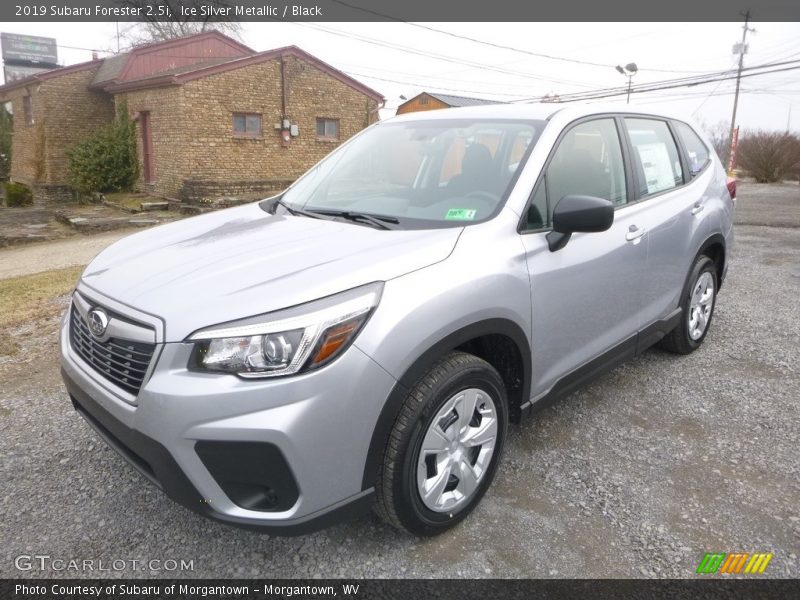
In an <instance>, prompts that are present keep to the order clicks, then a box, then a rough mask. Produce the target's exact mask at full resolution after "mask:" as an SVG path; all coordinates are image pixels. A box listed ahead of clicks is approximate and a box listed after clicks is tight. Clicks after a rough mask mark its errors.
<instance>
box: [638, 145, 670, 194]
mask: <svg viewBox="0 0 800 600" xmlns="http://www.w3.org/2000/svg"><path fill="white" fill-rule="evenodd" d="M636 149H637V150H638V151H639V159H640V160H641V161H642V169H643V170H644V178H645V181H646V182H647V193H648V194H655V193H656V192H660V191H662V190H668V189H670V188H674V187H675V174H674V173H673V172H672V161H671V160H670V158H669V152H668V151H667V146H666V144H663V143H661V142H658V143H655V144H639V145H638V146H636Z"/></svg>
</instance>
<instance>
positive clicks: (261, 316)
mask: <svg viewBox="0 0 800 600" xmlns="http://www.w3.org/2000/svg"><path fill="white" fill-rule="evenodd" d="M710 148H711V146H710V145H709V143H708V141H707V140H705V139H704V138H703V136H702V135H701V134H700V133H699V132H698V130H697V129H696V128H694V127H692V126H691V125H688V124H687V123H686V122H684V121H682V120H681V119H679V118H673V117H669V116H664V115H663V114H661V113H659V114H654V113H650V112H643V111H641V110H635V111H634V110H628V108H626V107H618V106H611V107H604V108H597V106H596V105H595V106H588V107H587V106H572V105H568V106H566V107H565V106H563V105H559V104H541V105H526V106H522V105H513V106H510V105H506V106H484V107H475V108H465V109H450V110H446V111H445V110H439V111H430V112H427V113H417V114H411V115H406V116H403V117H399V118H395V119H391V120H389V121H384V122H382V123H380V124H377V125H375V126H373V127H370V128H368V129H367V130H365V131H364V132H362V133H361V134H359V135H357V136H355V137H354V138H353V139H351V140H350V141H348V142H347V143H345V144H343V145H342V146H340V147H339V148H338V149H337V150H336V151H334V152H333V153H331V154H330V156H328V157H327V158H325V159H324V160H323V161H322V162H320V163H319V164H317V165H316V166H315V167H313V168H312V169H311V170H310V171H309V172H308V173H306V174H305V175H304V176H303V177H301V178H300V179H299V180H297V182H295V183H294V185H292V186H291V187H290V188H289V189H287V190H286V191H285V192H284V193H282V194H281V195H279V196H277V197H274V198H270V199H267V200H264V201H262V202H259V203H254V204H249V205H244V206H240V207H236V208H232V209H228V210H224V211H221V212H216V213H211V214H206V215H203V216H199V217H196V218H192V219H188V220H185V221H181V222H176V223H172V224H169V225H165V226H163V227H158V228H156V229H152V230H149V231H145V232H142V233H138V234H136V235H132V236H130V237H127V238H125V239H123V240H122V241H120V242H117V243H116V244H114V245H113V246H111V247H110V248H108V249H107V250H105V251H104V252H103V253H101V254H100V255H99V256H98V257H97V258H96V259H95V260H94V261H93V262H92V263H91V264H90V265H89V266H88V267H87V268H86V271H85V272H84V273H83V275H82V276H81V279H80V282H79V283H78V286H77V289H76V291H75V293H74V295H73V297H72V303H71V307H70V309H69V311H68V313H67V316H66V317H65V319H64V323H63V327H62V330H61V334H62V335H61V355H62V371H63V377H64V381H65V383H66V387H67V389H68V390H69V394H70V396H71V398H72V401H73V403H74V406H75V408H76V409H77V410H78V412H79V413H80V414H81V415H82V416H83V417H85V418H86V420H87V421H88V422H89V423H90V424H91V425H92V426H93V427H94V428H95V429H96V430H97V432H98V433H99V435H101V436H102V437H103V438H104V439H105V440H106V441H107V442H108V443H109V444H110V445H111V446H113V447H114V448H115V449H116V450H118V451H119V452H120V453H121V454H122V455H123V456H124V457H125V458H126V459H127V460H128V461H129V462H130V463H131V464H132V465H133V466H135V467H136V468H137V469H138V470H139V471H140V472H141V473H142V474H143V475H144V476H145V477H147V478H148V479H150V480H151V481H152V482H153V483H154V484H155V485H157V486H159V487H160V488H162V489H163V490H164V491H165V492H166V493H167V495H168V496H169V497H171V498H173V499H174V500H176V501H178V502H180V503H181V504H183V505H185V506H187V507H189V508H191V509H193V510H195V511H198V512H200V513H203V514H205V515H207V516H210V517H213V518H215V519H218V520H221V521H224V522H227V523H231V524H234V525H239V526H244V527H254V528H259V529H264V530H268V531H270V532H274V533H286V534H290V533H302V532H307V531H312V530H314V529H317V528H319V527H321V526H324V525H326V524H329V523H331V522H334V521H337V520H341V519H343V518H346V517H350V516H352V515H354V514H358V513H360V511H361V510H362V509H364V508H368V507H370V506H372V507H374V508H375V509H376V510H377V512H378V513H379V514H380V515H381V516H382V517H383V518H384V519H386V520H387V521H388V522H389V523H391V524H393V525H395V526H397V527H399V528H401V529H404V530H407V531H410V532H412V533H414V534H417V535H432V534H436V533H439V532H441V531H444V530H446V529H448V528H449V527H452V526H453V525H454V524H455V523H458V522H459V521H461V520H462V519H464V518H465V517H466V516H467V515H468V514H469V512H470V511H471V510H472V509H473V508H474V507H475V505H476V504H477V503H478V502H479V501H480V499H481V497H482V496H483V494H484V493H485V492H486V490H487V488H488V487H489V485H490V483H491V481H492V478H493V476H494V474H495V472H496V470H497V466H498V463H499V461H500V456H501V453H502V450H503V445H504V442H505V440H506V436H507V429H508V424H509V422H518V421H519V420H520V419H521V418H522V417H523V416H526V415H528V414H530V413H532V412H533V410H534V409H537V408H539V407H541V406H543V405H545V404H547V403H548V402H549V401H551V400H553V399H556V398H558V397H561V396H564V395H566V394H569V393H570V392H572V391H573V390H575V389H576V388H577V387H578V386H579V385H581V384H583V383H585V382H586V381H588V380H589V379H591V378H592V377H594V376H595V375H597V374H599V373H601V372H603V371H605V370H607V369H609V368H611V367H613V366H614V365H617V364H619V363H620V362H621V361H623V360H625V359H629V358H632V357H635V356H637V355H638V354H640V353H642V352H643V351H644V350H645V349H646V348H647V347H649V346H651V345H652V344H654V343H656V342H660V343H661V345H662V346H663V347H664V348H666V349H668V350H672V351H674V352H678V353H681V354H688V353H690V352H692V351H693V350H695V349H697V348H698V347H699V346H700V345H701V344H702V343H703V340H704V339H705V337H706V335H707V333H708V328H709V325H710V323H711V318H712V315H713V311H714V301H715V298H716V294H717V292H718V291H719V288H720V285H721V284H722V281H723V279H724V277H725V273H726V269H727V266H728V258H729V253H730V250H731V245H732V242H733V229H732V213H733V208H734V202H733V199H732V196H735V188H733V187H729V184H728V181H727V179H726V175H725V172H724V169H723V167H722V166H721V164H720V162H719V159H718V158H717V157H716V155H715V154H714V152H713V151H711V150H710Z"/></svg>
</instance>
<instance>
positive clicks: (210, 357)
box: [188, 283, 383, 378]
mask: <svg viewBox="0 0 800 600" xmlns="http://www.w3.org/2000/svg"><path fill="white" fill-rule="evenodd" d="M382 291H383V284H382V283H371V284H368V285H364V286H361V287H357V288H354V289H352V290H348V291H346V292H342V293H341V294H335V295H333V296H328V297H327V298H322V299H320V300H315V301H314V302H309V303H307V304H302V305H300V306H295V307H293V308H289V309H286V310H281V311H277V312H274V313H268V314H265V315H259V316H257V317H251V318H249V319H243V320H240V321H235V322H232V323H224V324H222V325H217V326H214V327H209V328H206V329H201V330H200V331H196V332H195V333H193V334H192V335H190V336H189V338H188V341H191V342H194V344H195V345H194V350H193V351H192V358H191V360H190V363H189V368H190V369H193V370H201V371H213V372H221V373H235V374H236V375H240V376H241V377H249V378H256V377H277V376H279V375H291V374H292V373H298V372H300V371H307V370H309V369H315V368H318V367H321V366H323V365H325V364H327V363H329V362H331V361H332V360H334V359H335V358H336V357H337V356H339V355H340V354H342V352H344V351H345V349H346V348H347V347H348V346H349V345H350V344H351V343H352V342H353V340H354V339H355V338H356V336H357V335H358V332H359V331H360V330H361V327H362V326H363V325H364V323H366V321H367V319H368V318H369V316H370V314H371V313H372V311H373V310H374V308H375V307H376V306H377V305H378V302H379V301H380V297H381V292H382Z"/></svg>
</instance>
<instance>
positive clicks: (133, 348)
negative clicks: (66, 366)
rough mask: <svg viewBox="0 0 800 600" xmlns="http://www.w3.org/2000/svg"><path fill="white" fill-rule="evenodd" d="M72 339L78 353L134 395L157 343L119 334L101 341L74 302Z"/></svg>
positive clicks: (70, 323) (97, 369)
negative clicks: (138, 340)
mask: <svg viewBox="0 0 800 600" xmlns="http://www.w3.org/2000/svg"><path fill="white" fill-rule="evenodd" d="M69 341H70V344H71V345H72V349H73V350H74V351H75V352H76V353H77V354H78V356H80V357H81V358H82V359H83V360H84V361H86V362H87V363H88V364H89V365H91V366H92V367H93V368H94V370H95V371H97V372H98V373H99V374H100V375H102V376H103V377H104V378H105V379H107V380H108V381H110V382H111V383H113V384H114V385H116V386H118V387H120V388H122V389H123V390H125V391H126V392H128V393H130V394H133V395H134V396H135V395H136V394H138V393H139V388H141V387H142V383H143V382H144V376H145V373H146V372H147V367H148V365H149V364H150V359H151V358H152V357H153V351H154V350H155V345H154V344H147V343H143V342H132V341H130V340H121V339H117V338H109V339H108V340H106V341H104V342H101V341H99V340H97V339H95V337H94V336H93V335H92V334H91V332H90V331H89V327H88V325H86V322H85V321H84V319H83V317H82V316H81V315H80V313H79V312H78V311H77V310H76V309H75V307H74V306H73V307H72V312H71V313H70V319H69Z"/></svg>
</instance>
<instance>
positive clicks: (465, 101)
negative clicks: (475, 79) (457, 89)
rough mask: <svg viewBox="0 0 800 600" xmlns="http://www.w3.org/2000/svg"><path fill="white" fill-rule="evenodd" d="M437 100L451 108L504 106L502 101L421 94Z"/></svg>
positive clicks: (429, 93) (431, 93)
mask: <svg viewBox="0 0 800 600" xmlns="http://www.w3.org/2000/svg"><path fill="white" fill-rule="evenodd" d="M423 94H428V96H432V97H434V98H436V99H437V100H439V101H441V102H444V103H445V104H448V105H450V106H452V107H460V106H482V105H484V104H504V102H503V101H502V100H487V99H486V98H471V97H469V96H453V95H451V94H437V93H433V92H423Z"/></svg>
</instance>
